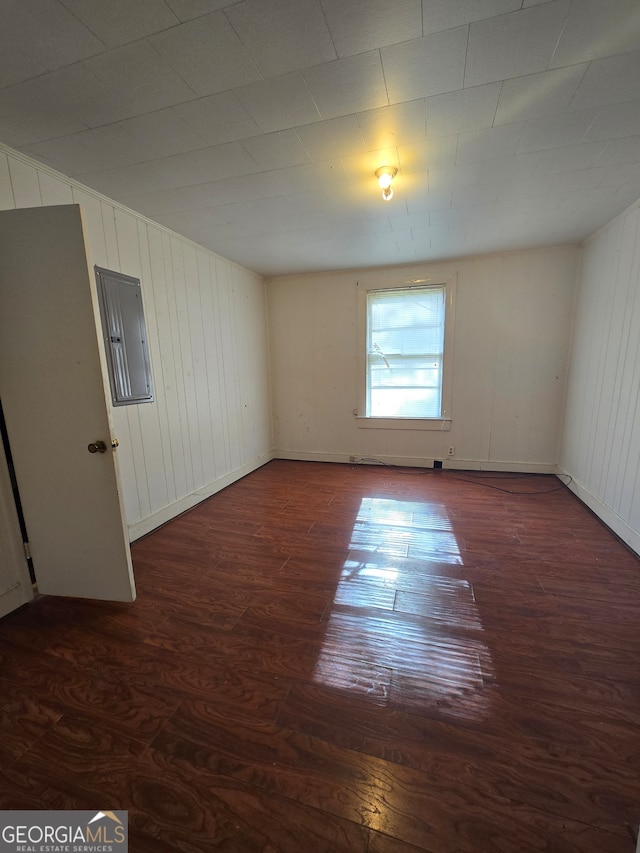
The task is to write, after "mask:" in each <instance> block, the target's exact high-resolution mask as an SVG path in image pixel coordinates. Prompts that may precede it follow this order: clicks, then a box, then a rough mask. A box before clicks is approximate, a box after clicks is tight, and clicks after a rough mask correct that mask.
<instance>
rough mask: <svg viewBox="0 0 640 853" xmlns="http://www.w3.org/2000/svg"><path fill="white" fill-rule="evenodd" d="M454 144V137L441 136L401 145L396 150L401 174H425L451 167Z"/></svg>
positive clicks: (454, 152)
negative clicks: (430, 170)
mask: <svg viewBox="0 0 640 853" xmlns="http://www.w3.org/2000/svg"><path fill="white" fill-rule="evenodd" d="M456 143H457V138H456V137H455V136H441V137H439V138H438V139H429V140H425V141H424V142H414V143H413V144H412V145H401V146H400V147H399V148H398V157H399V160H400V171H401V174H402V175H410V174H416V173H418V174H427V172H428V171H429V169H441V168H442V167H443V166H453V164H454V163H455V162H456Z"/></svg>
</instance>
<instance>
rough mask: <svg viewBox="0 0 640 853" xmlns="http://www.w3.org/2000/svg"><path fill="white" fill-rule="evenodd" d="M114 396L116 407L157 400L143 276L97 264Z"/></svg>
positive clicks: (101, 308) (99, 292) (110, 379)
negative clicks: (144, 300)
mask: <svg viewBox="0 0 640 853" xmlns="http://www.w3.org/2000/svg"><path fill="white" fill-rule="evenodd" d="M95 270H96V281H97V284H98V299H99V302H100V315H101V318H102V332H103V335H104V344H105V350H106V353H107V365H108V368H109V381H110V383H111V399H112V402H113V405H114V406H127V405H131V404H134V403H151V402H153V384H152V381H151V362H150V359H149V346H148V342H147V332H146V327H145V322H144V311H143V307H142V291H141V288H140V279H137V278H132V277H131V276H128V275H122V273H117V272H112V271H111V270H105V269H101V268H100V267H96V268H95Z"/></svg>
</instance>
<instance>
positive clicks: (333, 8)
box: [322, 0, 422, 56]
mask: <svg viewBox="0 0 640 853" xmlns="http://www.w3.org/2000/svg"><path fill="white" fill-rule="evenodd" d="M420 4H421V0H395V2H394V3H389V2H387V0H351V2H349V3H345V2H344V0H322V8H323V9H324V14H325V17H326V19H327V23H328V25H329V30H330V32H331V37H332V38H333V43H334V45H335V47H336V50H337V51H338V56H350V55H352V54H355V53H364V52H365V51H367V50H373V49H377V48H379V47H382V46H383V45H389V44H395V43H397V42H401V41H407V40H408V39H414V38H418V37H419V36H421V35H422V8H421V5H420Z"/></svg>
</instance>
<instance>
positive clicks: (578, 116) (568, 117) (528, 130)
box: [518, 109, 597, 154]
mask: <svg viewBox="0 0 640 853" xmlns="http://www.w3.org/2000/svg"><path fill="white" fill-rule="evenodd" d="M596 114H597V110H595V109H591V110H581V111H580V112H577V113H565V114H564V115H557V116H547V117H545V118H537V119H532V120H531V121H528V122H526V124H525V128H524V131H523V133H522V137H521V138H520V142H519V143H518V153H519V154H524V153H526V152H528V151H543V150H545V149H547V148H560V147H562V146H563V145H575V144H577V143H579V142H581V141H582V139H583V137H584V136H585V134H586V132H587V131H588V130H589V128H590V127H591V124H592V123H593V121H594V119H595V117H596Z"/></svg>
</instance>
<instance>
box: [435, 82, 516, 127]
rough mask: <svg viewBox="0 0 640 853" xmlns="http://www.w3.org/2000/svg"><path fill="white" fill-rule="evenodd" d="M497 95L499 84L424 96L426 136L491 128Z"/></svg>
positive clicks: (498, 93)
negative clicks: (425, 103)
mask: <svg viewBox="0 0 640 853" xmlns="http://www.w3.org/2000/svg"><path fill="white" fill-rule="evenodd" d="M499 95H500V83H489V84H487V85H486V86H474V87H473V88H471V89H460V90H459V91H457V92H447V93H446V94H444V95H432V96H431V97H430V98H427V136H428V137H429V139H432V138H433V137H436V136H448V135H449V134H452V133H459V132H460V131H463V130H479V129H480V128H483V127H491V125H492V124H493V118H494V116H495V113H496V106H497V104H498V97H499Z"/></svg>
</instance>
